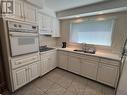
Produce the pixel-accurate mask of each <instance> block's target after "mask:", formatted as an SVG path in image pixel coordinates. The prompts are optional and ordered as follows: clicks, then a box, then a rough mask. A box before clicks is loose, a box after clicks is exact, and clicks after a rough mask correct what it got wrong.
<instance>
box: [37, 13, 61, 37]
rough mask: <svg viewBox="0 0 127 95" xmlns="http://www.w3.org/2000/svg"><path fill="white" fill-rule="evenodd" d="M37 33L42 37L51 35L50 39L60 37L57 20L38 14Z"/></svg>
mask: <svg viewBox="0 0 127 95" xmlns="http://www.w3.org/2000/svg"><path fill="white" fill-rule="evenodd" d="M37 18H38V21H37V22H38V26H39V33H40V34H42V35H51V36H52V37H60V29H59V28H60V25H59V20H58V19H57V18H54V17H51V16H48V15H46V14H44V13H41V12H39V13H38V17H37Z"/></svg>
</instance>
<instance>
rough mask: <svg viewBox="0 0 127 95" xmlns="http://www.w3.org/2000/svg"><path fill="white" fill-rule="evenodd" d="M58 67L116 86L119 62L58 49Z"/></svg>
mask: <svg viewBox="0 0 127 95" xmlns="http://www.w3.org/2000/svg"><path fill="white" fill-rule="evenodd" d="M58 59H59V61H58V67H59V68H62V69H65V70H68V71H70V72H73V73H76V74H79V75H81V76H84V77H87V78H89V79H92V80H95V81H98V82H100V83H104V84H106V85H109V86H111V87H116V84H117V82H118V77H119V67H120V62H119V61H117V60H113V59H105V58H101V57H97V56H92V55H85V54H77V53H72V52H68V51H62V50H61V51H60V50H59V51H58Z"/></svg>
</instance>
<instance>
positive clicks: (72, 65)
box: [68, 53, 81, 74]
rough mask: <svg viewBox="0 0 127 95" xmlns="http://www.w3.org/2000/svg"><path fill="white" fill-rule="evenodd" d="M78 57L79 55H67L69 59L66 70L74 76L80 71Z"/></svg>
mask: <svg viewBox="0 0 127 95" xmlns="http://www.w3.org/2000/svg"><path fill="white" fill-rule="evenodd" d="M79 56H80V55H75V54H73V53H69V58H68V70H69V71H71V72H74V73H76V74H80V70H81V62H80V58H79Z"/></svg>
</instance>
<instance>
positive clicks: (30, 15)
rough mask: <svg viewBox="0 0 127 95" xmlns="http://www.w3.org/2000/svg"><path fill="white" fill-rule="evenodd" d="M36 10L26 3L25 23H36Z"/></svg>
mask: <svg viewBox="0 0 127 95" xmlns="http://www.w3.org/2000/svg"><path fill="white" fill-rule="evenodd" d="M36 11H37V10H36V8H35V7H34V6H32V5H30V4H28V3H24V14H25V21H28V22H33V23H35V22H36Z"/></svg>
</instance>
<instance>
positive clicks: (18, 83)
mask: <svg viewBox="0 0 127 95" xmlns="http://www.w3.org/2000/svg"><path fill="white" fill-rule="evenodd" d="M13 82H14V83H13V84H14V90H16V89H18V88H20V87H22V86H23V85H25V84H26V83H28V82H29V77H28V66H25V67H22V68H19V69H16V70H13Z"/></svg>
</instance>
